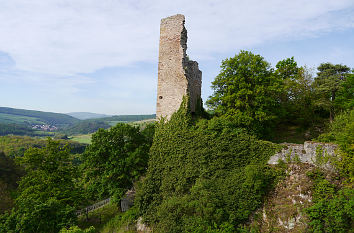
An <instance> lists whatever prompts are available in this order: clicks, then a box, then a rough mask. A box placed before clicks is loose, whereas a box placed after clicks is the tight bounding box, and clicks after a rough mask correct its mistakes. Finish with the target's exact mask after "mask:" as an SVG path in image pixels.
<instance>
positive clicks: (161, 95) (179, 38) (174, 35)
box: [156, 14, 202, 119]
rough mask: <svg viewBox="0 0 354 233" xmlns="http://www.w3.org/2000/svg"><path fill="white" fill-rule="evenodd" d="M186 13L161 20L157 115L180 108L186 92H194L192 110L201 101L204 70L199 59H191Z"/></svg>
mask: <svg viewBox="0 0 354 233" xmlns="http://www.w3.org/2000/svg"><path fill="white" fill-rule="evenodd" d="M184 21H185V18H184V16H183V15H179V14H178V15H174V16H171V17H168V18H164V19H162V20H161V26H160V48H159V65H158V86H157V107H156V118H157V119H159V118H161V117H167V119H169V118H170V117H171V115H172V114H173V113H174V112H175V111H177V110H178V108H179V107H180V105H181V103H182V99H183V96H185V95H187V94H188V95H189V96H190V107H191V111H192V112H194V111H195V110H196V105H197V104H198V103H200V101H198V99H200V97H201V84H202V72H201V71H200V70H199V68H198V63H197V62H195V61H191V60H189V58H188V56H187V54H186V50H187V30H186V29H185V27H184Z"/></svg>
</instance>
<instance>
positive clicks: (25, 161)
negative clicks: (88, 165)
mask: <svg viewBox="0 0 354 233" xmlns="http://www.w3.org/2000/svg"><path fill="white" fill-rule="evenodd" d="M18 161H19V163H20V164H22V165H23V166H24V167H25V169H26V175H25V176H23V177H22V179H21V181H20V183H19V189H18V192H19V195H18V197H17V198H16V200H15V208H14V209H13V210H12V211H11V214H8V215H4V216H2V217H1V219H0V229H1V230H0V232H26V233H31V232H58V231H59V230H60V229H61V228H63V227H65V226H70V225H72V224H74V223H75V222H76V216H75V210H76V208H77V207H78V205H79V204H80V201H81V200H82V195H81V190H80V189H79V187H78V186H77V183H76V180H77V178H78V175H79V174H78V169H77V168H76V167H75V166H74V165H73V163H72V159H71V155H70V152H69V148H68V147H64V148H62V147H60V145H59V142H55V141H52V140H51V139H48V142H47V145H46V147H44V148H30V149H28V150H27V151H26V152H25V154H24V156H23V157H21V158H18Z"/></svg>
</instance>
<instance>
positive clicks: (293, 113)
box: [274, 57, 315, 127]
mask: <svg viewBox="0 0 354 233" xmlns="http://www.w3.org/2000/svg"><path fill="white" fill-rule="evenodd" d="M274 74H275V76H277V77H278V78H280V79H281V80H282V84H281V92H280V96H279V101H280V106H279V107H280V111H279V112H278V113H279V115H278V117H279V122H280V123H282V124H286V123H293V124H297V125H301V126H305V127H306V126H309V125H310V124H312V123H314V117H315V114H314V108H313V88H312V86H311V85H312V81H313V80H312V76H311V74H310V71H309V70H308V69H307V68H306V67H298V65H297V63H296V61H295V60H294V58H293V57H292V58H287V59H284V60H282V61H279V62H278V63H277V65H276V70H275V71H274Z"/></svg>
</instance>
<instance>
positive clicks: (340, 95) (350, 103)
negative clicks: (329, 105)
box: [334, 71, 354, 110]
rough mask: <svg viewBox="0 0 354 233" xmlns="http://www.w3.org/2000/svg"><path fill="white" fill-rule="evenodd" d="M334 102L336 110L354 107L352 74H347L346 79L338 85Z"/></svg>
mask: <svg viewBox="0 0 354 233" xmlns="http://www.w3.org/2000/svg"><path fill="white" fill-rule="evenodd" d="M352 72H353V71H352ZM334 102H335V103H334V104H335V108H336V109H337V110H350V109H353V108H354V74H350V75H348V76H347V78H346V80H345V81H344V82H343V83H342V84H341V85H340V87H339V90H338V92H337V96H336V99H335V101H334Z"/></svg>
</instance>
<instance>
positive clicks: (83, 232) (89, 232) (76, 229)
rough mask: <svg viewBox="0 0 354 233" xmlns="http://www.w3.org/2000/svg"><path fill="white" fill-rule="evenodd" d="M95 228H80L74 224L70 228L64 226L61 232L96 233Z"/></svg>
mask: <svg viewBox="0 0 354 233" xmlns="http://www.w3.org/2000/svg"><path fill="white" fill-rule="evenodd" d="M95 232H96V231H95V228H94V227H90V228H87V229H85V230H82V229H80V228H79V227H78V226H72V227H70V228H68V229H66V228H63V229H61V231H60V233H95Z"/></svg>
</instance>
